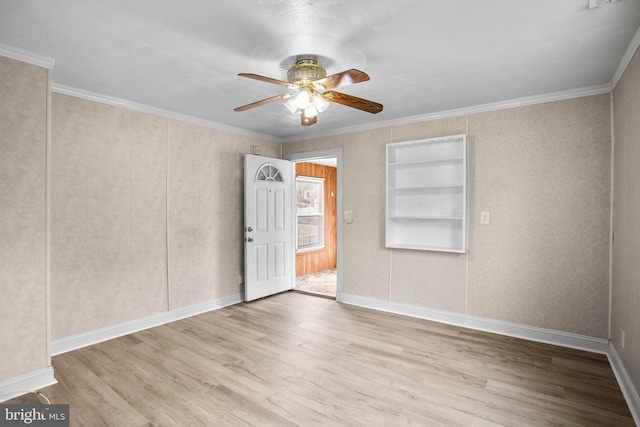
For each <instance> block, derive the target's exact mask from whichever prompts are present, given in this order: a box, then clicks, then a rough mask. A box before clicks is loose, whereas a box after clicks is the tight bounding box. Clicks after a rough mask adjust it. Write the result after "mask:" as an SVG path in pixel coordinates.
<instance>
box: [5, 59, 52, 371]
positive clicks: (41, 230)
mask: <svg viewBox="0 0 640 427" xmlns="http://www.w3.org/2000/svg"><path fill="white" fill-rule="evenodd" d="M48 73H49V71H48V70H47V69H44V68H40V67H37V66H34V65H29V64H25V63H22V62H19V61H15V60H12V59H9V58H4V57H0V76H2V77H1V78H0V101H1V102H0V212H1V214H0V266H1V267H0V294H1V295H2V297H1V298H0V343H1V344H0V381H3V380H7V379H10V378H13V377H17V376H19V375H22V374H27V373H30V372H33V371H36V370H39V369H42V368H45V367H47V366H48V365H50V361H49V357H48V346H49V343H48V337H47V322H48V320H47V309H46V303H47V302H46V297H45V295H46V271H45V262H46V261H45V260H46V258H45V256H46V255H45V252H46V247H45V245H46V230H45V219H46V205H45V203H46V200H45V184H46V135H47V108H48V107H47V103H48V101H47V93H48V81H49V76H48Z"/></svg>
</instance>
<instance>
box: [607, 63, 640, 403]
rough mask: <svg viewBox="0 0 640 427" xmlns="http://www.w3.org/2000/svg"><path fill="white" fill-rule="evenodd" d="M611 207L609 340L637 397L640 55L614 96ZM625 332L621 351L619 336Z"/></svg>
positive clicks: (639, 357)
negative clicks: (610, 308) (612, 190)
mask: <svg viewBox="0 0 640 427" xmlns="http://www.w3.org/2000/svg"><path fill="white" fill-rule="evenodd" d="M613 111H614V123H615V126H614V135H615V137H614V193H615V196H614V207H613V231H614V241H613V265H612V271H613V299H612V316H611V335H612V337H611V339H612V341H613V345H614V346H615V348H616V351H617V353H618V355H619V356H620V358H621V359H622V361H623V363H624V365H625V368H626V370H627V372H628V374H629V376H630V377H631V380H632V381H633V383H634V385H635V388H636V390H638V391H639V392H640V262H638V254H639V253H640V120H639V117H640V53H638V52H636V54H635V57H634V58H633V60H632V62H631V64H629V66H628V67H627V70H626V71H625V73H624V74H623V76H622V78H621V79H620V81H619V82H618V84H617V86H616V88H615V91H614V94H613ZM622 329H624V331H625V347H624V348H622V342H621V334H622V332H621V331H622Z"/></svg>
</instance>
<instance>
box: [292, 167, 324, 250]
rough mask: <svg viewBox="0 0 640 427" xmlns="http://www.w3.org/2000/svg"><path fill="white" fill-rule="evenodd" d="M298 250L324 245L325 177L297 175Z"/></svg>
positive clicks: (318, 247)
mask: <svg viewBox="0 0 640 427" xmlns="http://www.w3.org/2000/svg"><path fill="white" fill-rule="evenodd" d="M296 237H297V244H296V250H298V251H306V250H313V249H320V248H323V247H324V179H321V178H309V177H304V176H299V177H296Z"/></svg>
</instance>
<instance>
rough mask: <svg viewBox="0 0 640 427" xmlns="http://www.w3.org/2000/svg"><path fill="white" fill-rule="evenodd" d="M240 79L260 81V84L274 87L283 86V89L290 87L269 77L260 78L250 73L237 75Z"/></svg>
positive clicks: (288, 84)
mask: <svg viewBox="0 0 640 427" xmlns="http://www.w3.org/2000/svg"><path fill="white" fill-rule="evenodd" d="M238 75H239V76H240V77H246V78H248V79H254V80H260V81H261V82H267V83H273V84H274V85H278V86H284V87H288V88H290V87H292V86H291V83H289V82H285V81H282V80H277V79H272V78H271V77H265V76H260V75H258V74H251V73H240V74H238Z"/></svg>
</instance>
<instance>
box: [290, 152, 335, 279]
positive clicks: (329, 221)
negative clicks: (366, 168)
mask: <svg viewBox="0 0 640 427" xmlns="http://www.w3.org/2000/svg"><path fill="white" fill-rule="evenodd" d="M296 176H308V177H314V178H324V206H325V211H324V249H318V250H317V251H311V252H302V253H298V254H296V276H304V275H305V274H310V273H315V272H317V271H322V270H328V269H330V268H335V267H336V259H337V257H336V235H337V232H336V200H337V199H336V179H337V175H336V168H333V167H331V166H323V165H316V164H314V163H306V162H303V163H296Z"/></svg>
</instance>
